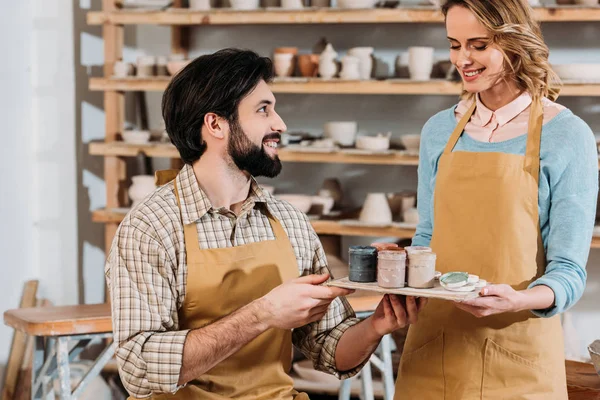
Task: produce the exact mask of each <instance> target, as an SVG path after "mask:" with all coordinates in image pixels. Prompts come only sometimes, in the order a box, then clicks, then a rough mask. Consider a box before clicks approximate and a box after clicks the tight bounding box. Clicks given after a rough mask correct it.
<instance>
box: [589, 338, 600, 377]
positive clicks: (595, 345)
mask: <svg viewBox="0 0 600 400" xmlns="http://www.w3.org/2000/svg"><path fill="white" fill-rule="evenodd" d="M588 352H589V353H590V357H591V358H592V364H594V367H595V368H596V372H597V373H598V375H600V340H594V341H593V342H592V344H590V345H589V346H588Z"/></svg>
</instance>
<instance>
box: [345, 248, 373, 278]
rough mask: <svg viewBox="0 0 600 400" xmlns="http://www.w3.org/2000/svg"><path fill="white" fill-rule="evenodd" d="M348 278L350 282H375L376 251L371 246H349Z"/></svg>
mask: <svg viewBox="0 0 600 400" xmlns="http://www.w3.org/2000/svg"><path fill="white" fill-rule="evenodd" d="M349 260H350V268H349V274H348V275H349V276H348V279H349V280H350V281H352V282H362V283H367V282H375V281H376V280H377V249H376V248H375V247H372V246H351V247H350V250H349Z"/></svg>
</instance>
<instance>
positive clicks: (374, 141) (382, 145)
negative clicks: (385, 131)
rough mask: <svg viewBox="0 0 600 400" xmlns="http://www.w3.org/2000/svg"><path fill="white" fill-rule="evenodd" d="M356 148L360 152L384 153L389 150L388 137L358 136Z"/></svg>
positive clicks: (380, 135) (379, 135)
mask: <svg viewBox="0 0 600 400" xmlns="http://www.w3.org/2000/svg"><path fill="white" fill-rule="evenodd" d="M356 148H357V149H361V150H371V151H384V150H387V149H389V148H390V136H389V135H382V134H378V135H377V136H359V137H357V138H356Z"/></svg>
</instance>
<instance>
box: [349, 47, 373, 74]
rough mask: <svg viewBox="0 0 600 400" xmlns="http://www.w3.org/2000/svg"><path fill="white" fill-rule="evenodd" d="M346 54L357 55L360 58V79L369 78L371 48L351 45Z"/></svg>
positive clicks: (371, 63)
mask: <svg viewBox="0 0 600 400" xmlns="http://www.w3.org/2000/svg"><path fill="white" fill-rule="evenodd" d="M348 55H350V56H353V57H357V58H358V59H359V60H360V66H359V69H360V79H363V80H367V79H371V74H372V72H373V48H372V47H353V48H351V49H350V50H348Z"/></svg>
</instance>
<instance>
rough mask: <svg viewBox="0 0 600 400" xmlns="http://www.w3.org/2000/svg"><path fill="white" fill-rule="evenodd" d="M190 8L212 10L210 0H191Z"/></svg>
mask: <svg viewBox="0 0 600 400" xmlns="http://www.w3.org/2000/svg"><path fill="white" fill-rule="evenodd" d="M189 1H190V10H199V11H205V10H210V0H189Z"/></svg>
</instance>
